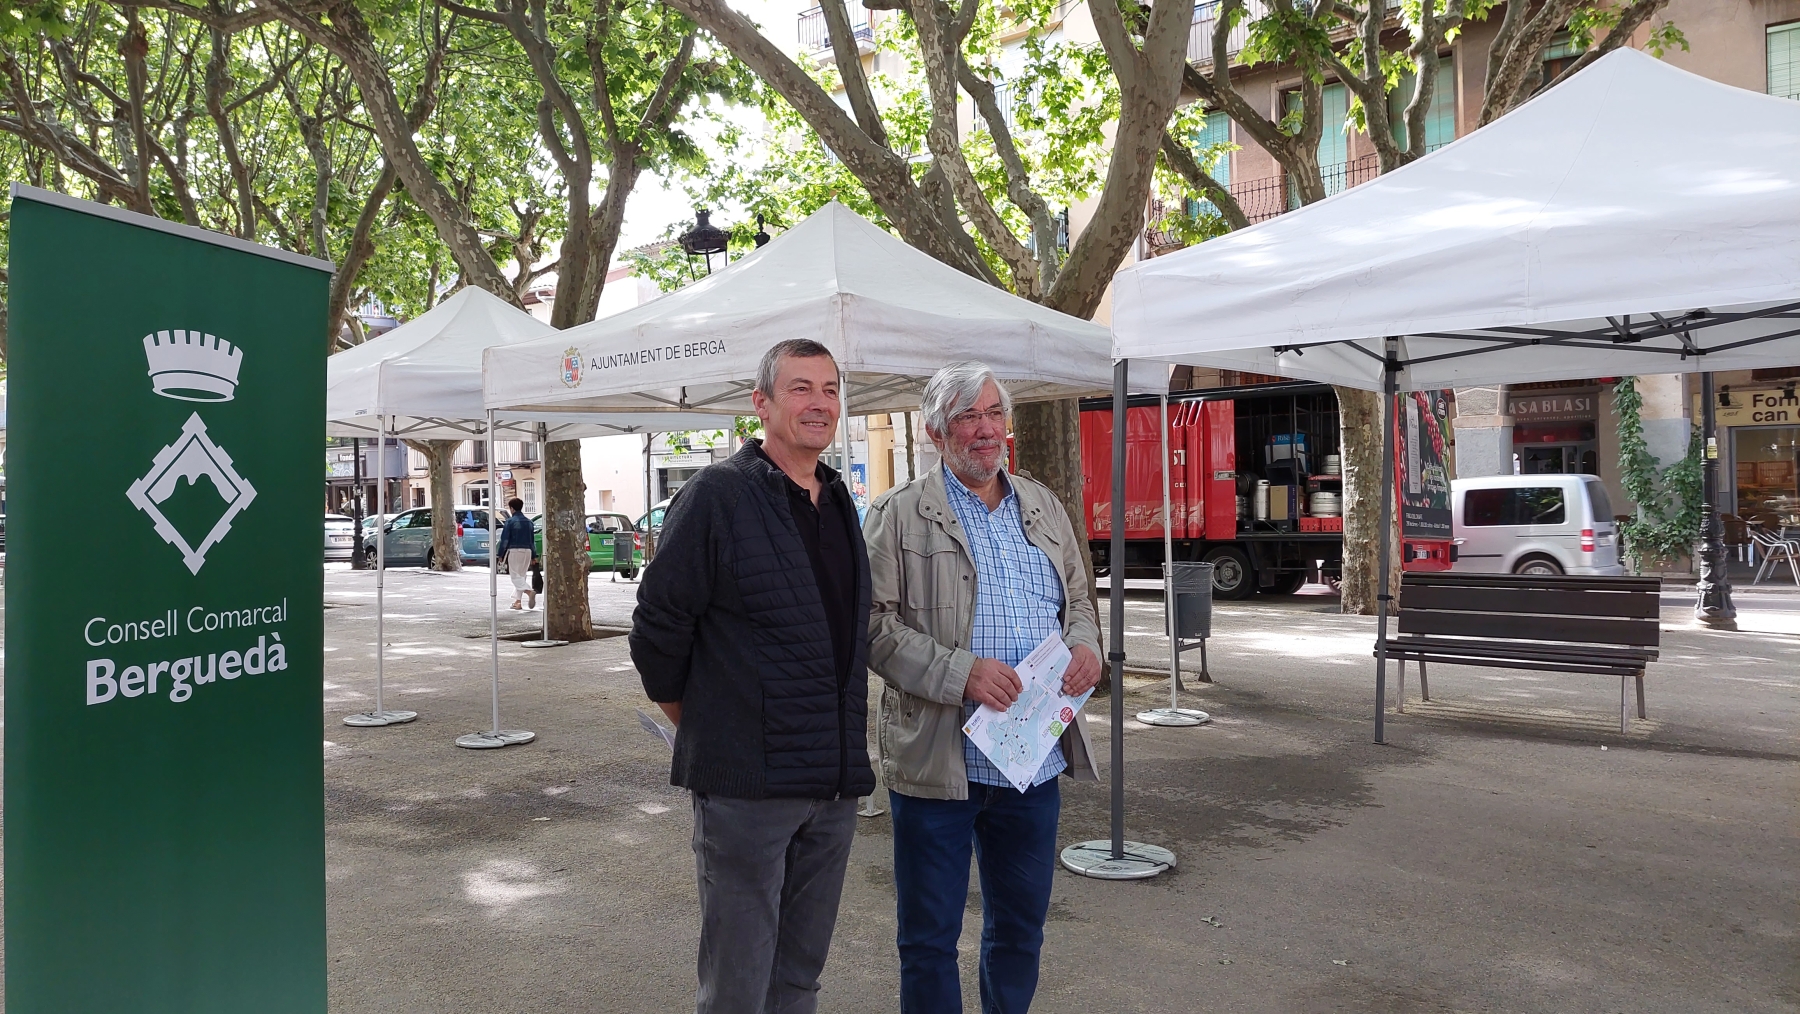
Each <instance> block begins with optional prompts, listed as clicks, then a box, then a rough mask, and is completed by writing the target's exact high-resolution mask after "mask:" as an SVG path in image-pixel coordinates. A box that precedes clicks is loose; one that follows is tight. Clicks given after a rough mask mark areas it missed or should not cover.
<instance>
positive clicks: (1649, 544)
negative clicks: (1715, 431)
mask: <svg viewBox="0 0 1800 1014" xmlns="http://www.w3.org/2000/svg"><path fill="white" fill-rule="evenodd" d="M1643 409H1644V398H1643V395H1641V394H1639V393H1638V389H1637V378H1636V377H1624V378H1622V379H1620V380H1619V382H1618V383H1616V384H1614V385H1613V414H1614V415H1616V416H1618V417H1619V426H1618V430H1619V481H1620V484H1621V485H1622V486H1624V487H1625V492H1626V494H1627V495H1629V496H1630V497H1631V499H1632V500H1634V501H1636V503H1637V505H1638V508H1637V514H1636V515H1635V516H1633V517H1632V518H1631V519H1629V520H1627V521H1625V522H1624V523H1623V524H1621V525H1620V526H1619V542H1620V546H1621V548H1622V549H1623V551H1624V553H1625V556H1626V557H1627V558H1628V559H1630V560H1631V563H1632V567H1633V568H1634V569H1635V570H1636V571H1637V572H1638V573H1640V574H1641V573H1643V570H1644V567H1645V566H1650V567H1653V568H1661V567H1664V566H1667V565H1668V564H1670V563H1672V562H1673V561H1675V560H1678V559H1680V558H1681V557H1682V556H1685V555H1687V554H1688V553H1689V552H1690V551H1691V550H1692V548H1693V546H1694V544H1695V543H1696V542H1697V541H1699V538H1700V498H1701V455H1702V454H1704V453H1705V449H1704V438H1703V437H1702V435H1701V433H1700V427H1698V426H1695V427H1694V428H1693V431H1692V433H1691V434H1690V435H1689V437H1688V448H1687V454H1686V455H1685V456H1683V457H1682V459H1681V460H1680V461H1677V462H1675V463H1674V464H1672V465H1670V466H1669V467H1667V468H1659V467H1658V465H1659V464H1660V462H1658V461H1657V459H1656V456H1655V455H1653V454H1651V453H1650V446H1649V444H1647V443H1645V442H1644V421H1643Z"/></svg>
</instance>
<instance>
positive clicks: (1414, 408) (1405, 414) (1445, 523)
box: [1393, 391, 1451, 539]
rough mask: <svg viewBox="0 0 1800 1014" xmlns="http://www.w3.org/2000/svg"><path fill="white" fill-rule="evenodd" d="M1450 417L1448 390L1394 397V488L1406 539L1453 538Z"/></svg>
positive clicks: (1402, 530) (1417, 392)
mask: <svg viewBox="0 0 1800 1014" xmlns="http://www.w3.org/2000/svg"><path fill="white" fill-rule="evenodd" d="M1449 417H1450V392H1449V391H1411V392H1408V393H1406V394H1397V395H1395V396H1394V414H1393V419H1394V426H1395V429H1396V432H1395V434H1394V436H1395V440H1394V488H1395V489H1396V490H1398V491H1399V498H1400V499H1399V506H1400V535H1401V537H1402V538H1406V539H1449V538H1450V537H1451V532H1450V527H1451V526H1450V470H1449V466H1448V464H1447V460H1446V459H1447V455H1446V454H1445V444H1446V438H1445V430H1446V428H1447V422H1446V421H1447V420H1448V419H1449Z"/></svg>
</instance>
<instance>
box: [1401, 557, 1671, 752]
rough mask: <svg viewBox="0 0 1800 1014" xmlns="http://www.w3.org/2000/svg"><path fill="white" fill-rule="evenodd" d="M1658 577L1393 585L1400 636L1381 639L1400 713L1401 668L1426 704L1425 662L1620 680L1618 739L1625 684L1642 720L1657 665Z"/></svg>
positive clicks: (1482, 578) (1436, 580) (1511, 577)
mask: <svg viewBox="0 0 1800 1014" xmlns="http://www.w3.org/2000/svg"><path fill="white" fill-rule="evenodd" d="M1661 593H1662V579H1661V578H1654V577H1564V576H1560V575H1558V576H1531V575H1525V574H1450V573H1433V574H1427V573H1409V574H1405V575H1403V576H1402V577H1401V579H1400V611H1399V621H1400V633H1399V635H1398V636H1396V637H1392V638H1389V639H1388V642H1387V654H1388V657H1389V658H1393V659H1398V660H1399V661H1400V710H1402V711H1404V710H1406V662H1407V660H1408V659H1411V660H1412V661H1415V662H1417V663H1418V664H1419V690H1420V693H1421V696H1422V697H1423V698H1424V699H1425V700H1427V701H1429V700H1431V684H1430V683H1429V682H1428V676H1427V674H1426V670H1425V663H1427V662H1442V663H1447V664H1454V665H1484V666H1495V667H1499V668H1503V669H1535V670H1540V671H1545V672H1568V673H1598V674H1600V675H1605V676H1612V675H1617V676H1618V677H1619V731H1620V732H1625V731H1627V729H1628V728H1629V723H1630V713H1629V711H1628V710H1627V708H1626V693H1625V690H1626V686H1625V683H1626V680H1627V678H1631V679H1635V680H1636V681H1637V711H1638V717H1639V718H1645V717H1648V716H1646V715H1645V713H1644V668H1645V666H1646V665H1648V664H1649V663H1650V662H1653V661H1655V660H1656V657H1657V644H1658V642H1659V640H1660V635H1661V628H1660V627H1659V626H1658V622H1657V621H1658V617H1659V616H1660V613H1661V598H1660V597H1661Z"/></svg>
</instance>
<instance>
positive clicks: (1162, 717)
mask: <svg viewBox="0 0 1800 1014" xmlns="http://www.w3.org/2000/svg"><path fill="white" fill-rule="evenodd" d="M1137 720H1138V721H1140V722H1142V723H1144V724H1145V725H1169V726H1194V725H1205V724H1206V723H1207V722H1210V721H1212V716H1211V715H1209V714H1207V713H1206V712H1204V711H1199V710H1197V709H1194V708H1152V709H1150V710H1149V711H1140V712H1138V713H1137Z"/></svg>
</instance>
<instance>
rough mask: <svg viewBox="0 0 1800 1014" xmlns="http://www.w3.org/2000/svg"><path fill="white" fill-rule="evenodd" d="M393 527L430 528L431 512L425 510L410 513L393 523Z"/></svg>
mask: <svg viewBox="0 0 1800 1014" xmlns="http://www.w3.org/2000/svg"><path fill="white" fill-rule="evenodd" d="M394 527H395V528H430V527H431V511H430V509H429V508H427V509H426V510H419V511H410V512H408V513H407V514H404V515H402V516H401V517H400V519H399V520H398V521H396V522H395V523H394Z"/></svg>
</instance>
